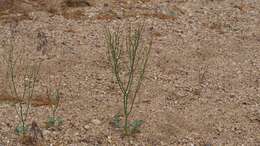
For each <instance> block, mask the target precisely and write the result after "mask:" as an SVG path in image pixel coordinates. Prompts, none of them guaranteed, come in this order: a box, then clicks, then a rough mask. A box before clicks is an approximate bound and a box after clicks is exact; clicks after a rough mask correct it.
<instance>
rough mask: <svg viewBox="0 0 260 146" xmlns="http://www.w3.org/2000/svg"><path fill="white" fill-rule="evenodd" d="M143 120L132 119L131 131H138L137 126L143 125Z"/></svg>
mask: <svg viewBox="0 0 260 146" xmlns="http://www.w3.org/2000/svg"><path fill="white" fill-rule="evenodd" d="M143 123H144V121H143V120H134V121H133V122H132V123H131V124H130V126H131V133H135V132H139V128H140V127H141V126H142V125H143Z"/></svg>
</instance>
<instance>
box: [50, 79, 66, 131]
mask: <svg viewBox="0 0 260 146" xmlns="http://www.w3.org/2000/svg"><path fill="white" fill-rule="evenodd" d="M60 87H61V80H59V81H58V82H56V81H55V83H54V87H52V85H51V81H50V76H49V86H48V88H47V96H48V98H49V101H50V109H51V115H50V116H49V117H48V119H47V127H57V126H60V125H62V124H63V119H62V118H61V117H59V116H57V115H56V112H57V110H58V107H59V106H60V100H61V95H60Z"/></svg>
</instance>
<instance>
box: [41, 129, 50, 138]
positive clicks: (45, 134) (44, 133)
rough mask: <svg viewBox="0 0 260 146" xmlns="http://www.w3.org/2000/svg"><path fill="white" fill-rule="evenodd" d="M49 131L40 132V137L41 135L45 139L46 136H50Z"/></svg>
mask: <svg viewBox="0 0 260 146" xmlns="http://www.w3.org/2000/svg"><path fill="white" fill-rule="evenodd" d="M50 133H51V132H50V131H49V130H43V131H42V135H43V137H47V135H50Z"/></svg>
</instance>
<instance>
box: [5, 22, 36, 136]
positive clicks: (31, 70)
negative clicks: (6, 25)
mask: <svg viewBox="0 0 260 146" xmlns="http://www.w3.org/2000/svg"><path fill="white" fill-rule="evenodd" d="M16 26H17V24H16V23H12V24H11V27H10V30H11V37H10V40H9V46H8V47H7V48H5V52H4V56H3V60H4V63H5V64H6V79H7V83H8V87H9V92H10V94H11V96H13V97H15V98H16V99H17V102H16V103H15V104H14V107H15V111H16V113H17V115H18V118H19V125H18V126H17V127H16V132H17V133H18V134H23V135H24V134H25V133H26V132H27V130H28V127H27V126H28V125H27V123H26V121H27V117H28V114H29V111H30V107H31V101H32V97H33V94H34V88H35V85H36V82H37V79H38V75H39V70H40V63H32V64H30V63H28V62H27V61H28V60H25V58H24V57H25V53H24V50H23V49H18V48H15V46H14V44H15V39H16V38H15V32H16ZM20 81H21V82H20Z"/></svg>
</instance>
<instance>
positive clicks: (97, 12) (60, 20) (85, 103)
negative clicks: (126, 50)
mask: <svg viewBox="0 0 260 146" xmlns="http://www.w3.org/2000/svg"><path fill="white" fill-rule="evenodd" d="M9 2H10V1H8V0H0V41H1V42H2V43H1V44H3V43H4V42H5V41H6V40H7V39H8V38H9V37H10V31H9V26H10V22H11V21H12V20H13V19H15V20H16V21H17V22H18V25H17V32H16V33H17V35H16V37H17V40H16V42H15V44H14V45H15V46H16V48H17V49H21V48H23V49H26V52H27V53H28V54H29V55H28V56H27V57H28V59H35V60H39V59H40V60H42V67H41V72H40V79H39V82H38V84H37V87H36V92H35V97H34V100H33V101H34V102H35V103H36V102H39V104H42V103H46V102H48V101H47V100H45V99H47V98H41V97H46V86H48V82H47V77H48V74H49V71H50V74H51V75H52V77H53V78H56V77H58V78H61V79H62V90H61V92H62V103H61V106H60V108H59V109H58V112H57V115H59V116H61V117H62V118H63V120H64V123H63V125H62V126H61V127H59V128H56V129H47V128H46V127H45V123H46V120H47V117H48V116H49V115H50V109H49V106H33V107H32V109H31V111H30V114H29V119H28V123H32V121H36V122H37V124H38V125H39V127H40V128H41V130H42V132H43V139H41V143H42V145H44V146H47V145H52V146H94V145H95V146H98V145H100V146H103V145H104V146H123V145H125V146H128V145H129V146H132V145H133V146H150V145H151V146H172V145H242V144H244V145H252V146H253V145H255V146H257V145H260V132H259V131H260V1H259V0H197V1H195V0H168V1H167V0H140V1H138V0H132V1H130V0H126V1H123V0H114V1H112V0H92V1H91V0H89V1H85V2H82V0H81V1H80V0H77V2H78V3H77V4H75V5H71V4H69V5H67V4H66V3H65V2H64V1H63V0H23V1H16V0H14V3H9ZM3 5H5V6H3ZM144 19H145V20H146V23H147V29H149V28H150V27H151V26H152V24H153V28H154V37H155V38H154V39H155V40H154V44H153V48H152V52H151V57H150V60H149V63H148V68H147V71H146V77H145V80H144V83H143V86H142V88H141V90H140V93H139V95H138V99H137V102H136V105H135V107H134V112H133V115H132V117H131V119H142V120H144V121H145V123H144V125H142V127H141V129H140V130H141V131H140V133H137V134H135V135H133V136H130V137H122V135H121V131H120V130H118V129H115V128H114V127H113V126H111V124H110V123H111V121H112V118H113V116H114V115H115V114H116V113H118V112H119V113H120V111H121V110H122V98H121V94H120V92H119V88H118V86H117V85H116V84H115V82H114V81H113V75H112V73H111V68H110V66H109V63H108V61H107V58H106V47H105V44H104V29H103V28H104V25H110V26H116V25H120V26H124V25H126V24H127V23H128V22H129V21H131V22H133V23H137V22H142V21H143V20H144ZM38 34H44V35H45V36H46V37H45V40H42V39H39V37H38V36H39V35H38ZM146 36H147V37H149V35H148V33H147V34H146V33H145V37H146ZM42 41H44V42H42ZM41 43H44V44H45V45H43V47H42V48H40V49H39V48H38V49H37V47H38V45H39V44H41ZM5 47H6V46H5V45H2V46H1V47H0V54H3V53H4V49H5ZM5 78H6V77H5V66H4V64H3V63H2V62H1V66H0V79H1V80H0V95H5V94H4V93H6V89H7V84H6V81H5ZM18 82H19V81H18ZM7 92H8V90H7ZM6 97H8V98H6ZM9 97H10V99H9ZM7 100H8V101H9V102H6V101H7ZM13 100H15V98H13V97H12V96H0V115H1V117H0V145H3V146H15V145H16V146H17V145H21V140H20V138H19V136H18V135H16V134H15V132H14V129H15V126H16V125H17V124H18V117H17V115H16V112H15V109H14V108H13V106H11V104H10V101H13ZM35 105H36V104H35ZM42 105H44V104H42ZM27 145H28V144H27Z"/></svg>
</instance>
